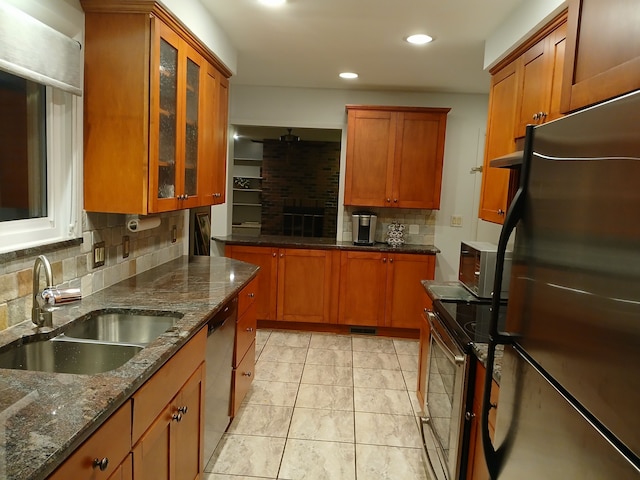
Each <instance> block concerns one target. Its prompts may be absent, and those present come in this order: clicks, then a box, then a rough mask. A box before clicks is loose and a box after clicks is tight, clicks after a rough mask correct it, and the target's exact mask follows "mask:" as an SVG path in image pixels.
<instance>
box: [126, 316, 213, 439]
mask: <svg viewBox="0 0 640 480" xmlns="http://www.w3.org/2000/svg"><path fill="white" fill-rule="evenodd" d="M206 343H207V329H206V328H204V329H202V330H200V332H198V333H197V334H196V335H195V337H193V338H192V339H191V340H190V341H189V342H188V343H187V344H186V345H184V346H183V347H182V348H181V349H180V350H179V351H178V352H177V353H176V354H175V355H174V356H173V357H171V359H170V360H169V361H168V362H167V363H166V364H165V365H164V366H163V367H162V368H161V369H160V370H158V372H156V373H155V375H153V377H152V378H151V379H149V381H147V383H145V384H144V385H143V386H142V387H140V389H138V391H137V392H136V393H134V395H133V397H132V398H133V432H132V435H133V436H132V442H133V443H134V444H135V443H136V442H137V441H138V439H139V438H140V436H141V435H142V434H143V433H144V432H145V430H147V428H149V426H150V425H151V423H152V422H153V421H154V420H155V419H156V417H157V416H158V415H160V412H162V410H163V409H164V408H165V407H166V405H167V404H168V403H169V402H170V401H171V399H172V398H173V397H175V395H176V394H177V393H178V391H179V390H180V388H181V387H182V386H183V385H184V382H185V381H186V379H188V378H189V377H190V376H191V374H192V373H193V372H194V371H195V370H196V369H197V368H198V366H199V365H200V364H201V363H202V362H204V357H205V348H206Z"/></svg>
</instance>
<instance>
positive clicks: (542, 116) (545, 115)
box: [540, 112, 548, 118]
mask: <svg viewBox="0 0 640 480" xmlns="http://www.w3.org/2000/svg"><path fill="white" fill-rule="evenodd" d="M547 115H548V113H547V112H540V118H547Z"/></svg>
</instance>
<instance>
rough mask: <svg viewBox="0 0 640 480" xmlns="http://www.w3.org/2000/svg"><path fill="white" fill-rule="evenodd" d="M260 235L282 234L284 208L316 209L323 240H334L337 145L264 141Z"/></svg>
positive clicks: (335, 227) (338, 166)
mask: <svg viewBox="0 0 640 480" xmlns="http://www.w3.org/2000/svg"><path fill="white" fill-rule="evenodd" d="M262 177H263V179H264V180H263V181H262V220H261V223H262V230H261V233H262V234H263V235H282V234H283V226H284V216H283V209H284V207H285V206H297V207H319V208H320V209H321V210H322V211H323V212H324V221H323V228H322V236H323V237H331V238H335V236H336V230H337V226H336V222H337V216H338V188H339V187H338V186H339V181H340V142H310V141H300V142H295V143H285V142H280V141H278V140H265V142H264V145H263V155H262Z"/></svg>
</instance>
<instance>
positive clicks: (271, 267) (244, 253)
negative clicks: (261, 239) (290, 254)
mask: <svg viewBox="0 0 640 480" xmlns="http://www.w3.org/2000/svg"><path fill="white" fill-rule="evenodd" d="M224 254H225V256H227V257H229V258H235V259H236V260H240V261H243V262H247V263H251V264H253V265H258V266H259V267H260V283H259V285H258V287H257V289H256V315H257V318H258V319H260V320H275V319H276V300H277V295H278V289H277V288H278V249H277V248H272V247H252V246H243V245H226V246H225V250H224Z"/></svg>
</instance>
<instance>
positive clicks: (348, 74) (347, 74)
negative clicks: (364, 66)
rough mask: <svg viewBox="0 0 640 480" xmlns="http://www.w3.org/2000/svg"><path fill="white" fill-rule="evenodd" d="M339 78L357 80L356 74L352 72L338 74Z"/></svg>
mask: <svg viewBox="0 0 640 480" xmlns="http://www.w3.org/2000/svg"><path fill="white" fill-rule="evenodd" d="M340 78H348V79H354V78H358V74H357V73H353V72H342V73H341V74H340Z"/></svg>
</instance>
